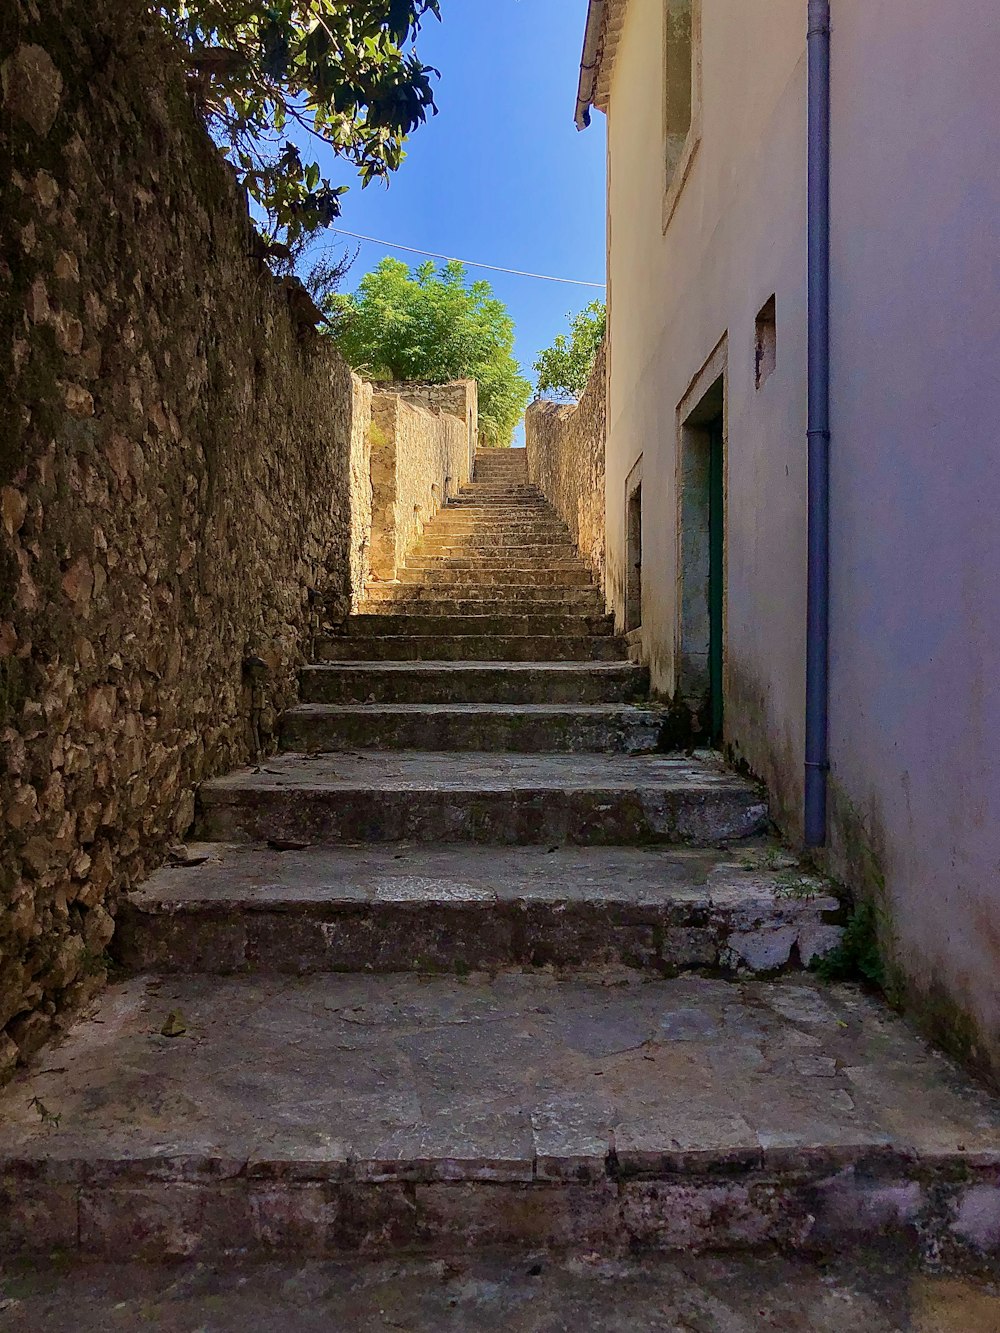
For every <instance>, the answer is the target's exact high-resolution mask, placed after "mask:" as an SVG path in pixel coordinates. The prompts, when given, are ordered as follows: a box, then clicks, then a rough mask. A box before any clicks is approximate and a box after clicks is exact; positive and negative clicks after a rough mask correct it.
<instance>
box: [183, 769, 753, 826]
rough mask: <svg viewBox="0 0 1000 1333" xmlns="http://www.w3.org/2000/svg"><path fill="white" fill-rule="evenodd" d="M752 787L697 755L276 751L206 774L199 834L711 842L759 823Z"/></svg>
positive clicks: (202, 791)
mask: <svg viewBox="0 0 1000 1333" xmlns="http://www.w3.org/2000/svg"><path fill="white" fill-rule="evenodd" d="M766 824H767V804H766V800H765V798H764V796H763V795H762V794H761V792H760V791H759V789H758V788H757V787H756V786H755V785H754V784H753V783H750V782H748V781H746V780H745V779H743V778H740V777H738V776H736V775H735V774H732V773H730V772H728V771H726V770H725V769H723V768H722V767H721V766H720V765H719V764H717V763H716V762H714V761H712V760H709V759H705V760H703V761H699V760H697V759H688V758H684V759H679V758H664V757H660V756H649V755H646V756H642V757H641V758H635V757H632V756H623V755H586V754H572V755H522V754H488V753H487V754H443V753H440V752H430V751H428V752H421V751H408V752H403V753H395V754H391V753H385V752H376V751H373V752H368V753H366V752H362V753H353V754H338V755H294V754H292V755H278V756H277V757H275V758H273V759H269V760H268V761H267V763H266V764H265V765H264V766H262V767H260V768H258V769H256V770H249V769H244V770H241V771H238V772H236V773H232V774H229V775H227V776H226V777H221V778H215V779H213V780H212V781H211V782H206V783H203V784H202V787H201V789H200V794H199V814H198V817H197V822H196V830H197V836H198V837H199V838H201V839H203V840H208V841H223V842H266V841H269V840H271V841H274V840H277V841H281V842H288V841H300V840H303V839H304V840H306V841H308V842H310V843H342V842H398V841H401V840H406V839H410V840H413V841H417V842H472V843H491V844H495V845H501V846H516V845H518V844H524V845H530V846H536V845H552V844H560V843H567V844H572V845H575V846H615V845H634V844H652V843H689V844H691V845H692V846H699V847H702V846H715V845H717V844H720V843H724V842H727V841H729V840H732V839H737V838H747V837H750V836H752V835H754V834H756V833H758V832H760V831H761V830H762V829H763V828H764V827H765V826H766Z"/></svg>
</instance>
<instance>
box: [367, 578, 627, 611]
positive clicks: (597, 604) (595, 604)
mask: <svg viewBox="0 0 1000 1333" xmlns="http://www.w3.org/2000/svg"><path fill="white" fill-rule="evenodd" d="M385 603H390V604H398V605H399V608H400V610H406V611H407V612H410V611H412V612H413V614H414V615H447V614H451V613H454V614H455V615H493V614H497V615H519V614H522V613H523V614H525V615H528V614H531V615H534V614H535V613H536V610H537V611H538V612H542V611H544V613H545V614H547V615H550V614H551V615H562V614H570V613H573V612H585V613H589V614H592V615H597V614H602V613H603V611H604V605H603V602H602V601H601V598H600V594H599V593H598V591H597V589H596V588H535V587H531V588H518V589H517V590H516V591H514V592H511V591H509V590H508V589H505V588H496V587H492V588H484V589H482V590H481V591H480V593H479V595H478V596H477V594H476V592H475V590H470V591H468V592H466V591H464V590H462V589H448V588H445V589H443V590H442V589H440V588H438V589H433V590H432V589H424V588H422V587H421V585H420V584H413V583H409V584H401V583H373V584H370V585H369V587H368V589H367V590H366V592H365V601H364V603H363V604H362V605H363V607H371V608H374V607H376V606H384V605H385Z"/></svg>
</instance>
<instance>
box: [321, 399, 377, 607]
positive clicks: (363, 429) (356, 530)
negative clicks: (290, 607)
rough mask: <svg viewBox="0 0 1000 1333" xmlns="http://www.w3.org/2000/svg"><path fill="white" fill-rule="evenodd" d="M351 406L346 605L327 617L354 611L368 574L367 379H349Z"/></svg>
mask: <svg viewBox="0 0 1000 1333" xmlns="http://www.w3.org/2000/svg"><path fill="white" fill-rule="evenodd" d="M352 390H353V392H352V403H351V445H350V470H351V548H350V571H349V572H350V587H351V598H350V604H349V606H344V604H343V601H342V600H341V602H340V603H339V605H338V603H337V602H336V601H334V603H333V604H332V605H331V604H329V603H328V605H327V608H326V610H327V615H328V616H330V615H333V614H336V612H338V611H340V610H349V611H356V610H357V608H358V603H359V602H360V601H361V598H362V596H363V595H364V589H365V584H366V583H367V582H368V578H369V575H370V573H371V533H372V479H371V465H372V446H371V420H372V386H371V385H370V384H369V383H368V382H367V380H363V379H359V378H358V376H357V375H355V376H353V377H352Z"/></svg>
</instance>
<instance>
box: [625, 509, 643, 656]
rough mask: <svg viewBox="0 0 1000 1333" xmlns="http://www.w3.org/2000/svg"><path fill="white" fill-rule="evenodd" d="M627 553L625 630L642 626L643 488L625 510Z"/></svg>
mask: <svg viewBox="0 0 1000 1333" xmlns="http://www.w3.org/2000/svg"><path fill="white" fill-rule="evenodd" d="M625 551H626V558H627V560H628V569H627V577H626V586H625V629H626V631H631V630H634V629H639V627H640V626H641V625H642V487H641V486H637V487H636V488H635V490H634V491H632V492H631V494H630V495H629V497H628V504H627V505H626V509H625Z"/></svg>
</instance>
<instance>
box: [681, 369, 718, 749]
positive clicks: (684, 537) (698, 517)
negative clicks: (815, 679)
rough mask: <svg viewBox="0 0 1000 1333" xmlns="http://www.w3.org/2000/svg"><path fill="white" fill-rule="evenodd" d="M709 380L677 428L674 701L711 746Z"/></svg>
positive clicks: (714, 459)
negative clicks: (677, 699)
mask: <svg viewBox="0 0 1000 1333" xmlns="http://www.w3.org/2000/svg"><path fill="white" fill-rule="evenodd" d="M723 395H724V384H723V381H722V379H719V380H717V381H716V382H715V383H714V384H713V385H712V387H711V388H710V389H709V390H708V392H707V393H706V394H705V396H704V397H703V398H702V400H701V401H700V402H699V403H698V405H697V407H696V408H695V409H694V411H693V412H691V413H690V414H689V416H688V417H687V418H686V419H685V420H684V421H683V423H682V429H681V465H680V604H679V621H680V625H679V628H680V634H679V640H680V653H679V658H678V693H679V695H680V697H681V699H683V701H684V702H685V703H686V704H687V706H688V708H689V709H690V711H691V714H692V718H693V721H694V725H695V729H696V731H697V732H698V733H699V734H700V735H701V736H702V737H703V738H704V739H705V740H707V741H709V742H710V743H711V744H713V745H716V744H719V743H720V742H721V741H722V738H723V733H724V729H725V717H724V699H725V615H726V529H725V523H726V518H725V515H726V439H725V417H724V412H723V402H724V396H723Z"/></svg>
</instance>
